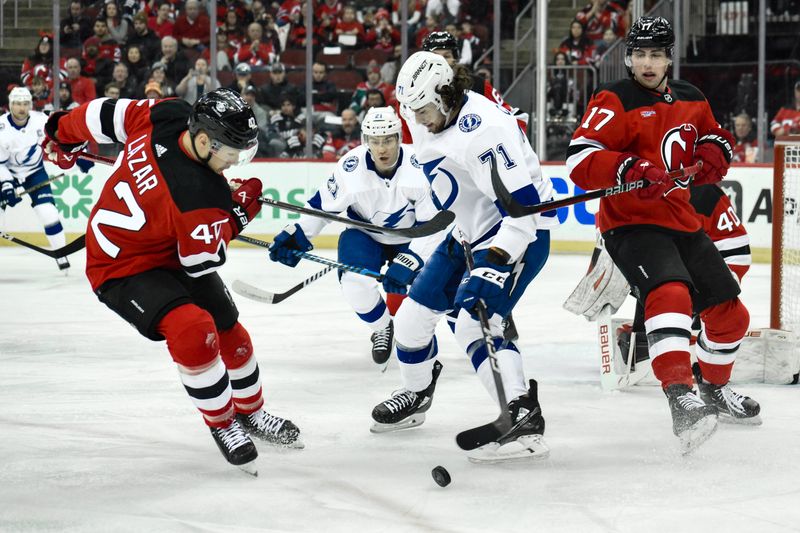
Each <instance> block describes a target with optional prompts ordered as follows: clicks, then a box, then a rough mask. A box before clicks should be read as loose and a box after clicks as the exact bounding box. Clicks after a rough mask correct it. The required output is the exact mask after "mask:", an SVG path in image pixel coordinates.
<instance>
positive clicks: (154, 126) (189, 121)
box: [44, 89, 302, 471]
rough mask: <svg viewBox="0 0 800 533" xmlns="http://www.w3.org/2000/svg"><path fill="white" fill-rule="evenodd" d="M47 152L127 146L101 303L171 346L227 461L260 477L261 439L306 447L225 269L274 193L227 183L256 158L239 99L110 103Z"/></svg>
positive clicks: (93, 238)
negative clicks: (275, 393)
mask: <svg viewBox="0 0 800 533" xmlns="http://www.w3.org/2000/svg"><path fill="white" fill-rule="evenodd" d="M45 131H46V135H47V136H46V139H45V141H44V145H45V147H44V148H45V152H46V153H47V154H48V157H49V158H50V160H51V161H53V162H55V163H56V164H58V165H59V166H61V168H69V167H70V166H71V165H72V163H74V161H75V159H76V157H75V155H76V153H77V152H79V151H80V150H82V149H83V147H84V146H85V145H86V141H87V140H88V141H94V142H97V143H112V142H120V143H123V144H124V145H125V148H124V151H123V152H122V153H121V154H120V156H119V157H118V158H117V161H116V163H115V165H114V169H113V172H112V174H111V177H110V178H109V179H108V181H107V182H106V184H105V186H104V187H103V191H102V193H101V194H100V197H99V199H98V201H97V204H96V205H95V206H94V209H93V210H92V213H91V215H90V217H89V223H88V228H87V231H86V275H87V277H88V278H89V283H90V284H91V286H92V290H93V291H94V292H95V294H96V295H97V297H98V298H99V299H100V301H101V302H103V303H104V304H106V305H107V306H108V307H109V308H110V309H111V310H112V311H114V312H115V313H117V314H118V315H120V316H121V317H122V318H124V319H125V320H126V321H128V322H129V323H130V324H131V325H133V326H134V327H135V328H136V329H137V330H138V331H139V333H141V334H142V335H143V336H145V337H147V338H148V339H151V340H154V341H161V340H166V341H167V349H168V350H169V352H170V355H171V356H172V359H173V360H174V361H175V363H176V364H177V366H178V372H179V375H180V379H181V382H182V383H183V385H184V387H185V388H186V391H187V392H188V393H189V396H190V398H191V399H192V402H193V403H194V404H195V406H196V407H197V408H198V409H199V410H200V413H201V414H202V416H203V419H204V421H205V423H206V424H207V425H208V426H209V428H210V429H211V434H212V435H213V437H214V440H215V441H216V443H217V445H218V446H219V448H220V450H221V451H222V453H223V455H224V456H225V458H226V459H227V460H228V461H229V462H230V463H231V464H234V465H237V466H241V467H242V468H244V469H245V470H248V471H252V467H253V465H252V461H254V460H255V459H256V457H257V455H258V452H257V450H256V447H255V445H254V444H253V442H252V440H251V439H250V435H252V436H256V437H259V438H260V439H262V440H265V441H267V442H269V443H272V444H276V445H282V446H292V447H301V445H302V443H301V442H300V441H299V429H298V428H297V427H296V426H295V425H294V424H293V423H292V422H291V421H289V420H284V419H283V418H280V417H277V416H274V415H271V414H269V413H267V412H266V411H265V410H264V408H263V404H264V400H263V398H262V390H261V382H260V379H259V369H258V363H257V361H256V359H255V357H254V356H253V346H252V343H251V341H250V336H249V335H248V333H247V330H246V329H245V328H244V327H243V326H242V325H241V324H240V323H239V321H238V316H239V312H238V310H237V309H236V306H235V305H234V303H233V300H232V299H231V296H230V293H229V292H228V290H227V288H226V287H225V285H224V284H223V282H222V280H221V279H220V277H219V275H218V274H217V273H216V270H217V269H218V268H219V267H221V266H222V264H223V263H224V262H225V259H226V250H227V245H228V242H229V241H230V240H231V239H233V238H235V237H236V236H237V235H238V234H239V233H240V232H241V231H242V230H243V229H244V227H245V226H246V225H247V223H248V222H249V221H250V220H252V219H253V217H255V216H256V215H257V214H258V212H259V210H260V203H259V202H258V197H259V195H260V194H261V190H262V184H261V181H260V180H259V179H257V178H251V179H249V180H246V181H244V182H243V183H242V182H239V183H238V184H239V185H240V186H239V187H238V188H237V189H236V190H235V192H233V193H231V187H230V186H229V184H228V182H227V181H226V180H225V178H224V176H223V175H222V172H223V171H224V170H226V169H227V168H229V167H231V166H233V165H237V164H241V163H246V162H248V161H249V160H250V159H252V157H253V154H254V153H255V151H256V148H257V145H258V142H257V140H256V139H257V136H258V126H257V125H256V120H255V116H254V115H253V112H252V110H251V109H250V108H249V107H248V106H247V104H246V103H245V102H244V100H242V98H241V97H240V96H239V95H238V94H236V93H234V92H233V91H230V90H228V89H217V90H216V91H212V92H210V93H206V94H205V95H203V96H202V97H201V98H200V99H198V100H197V102H196V103H195V104H194V106H191V105H189V104H187V103H186V102H185V101H183V100H180V99H167V100H128V99H124V98H121V99H118V100H111V99H107V98H101V99H97V100H93V101H91V102H88V103H86V104H84V105H82V106H80V107H78V108H76V109H74V110H72V111H70V112H56V113H54V114H53V115H51V117H50V119H49V120H48V122H47V125H46V127H45Z"/></svg>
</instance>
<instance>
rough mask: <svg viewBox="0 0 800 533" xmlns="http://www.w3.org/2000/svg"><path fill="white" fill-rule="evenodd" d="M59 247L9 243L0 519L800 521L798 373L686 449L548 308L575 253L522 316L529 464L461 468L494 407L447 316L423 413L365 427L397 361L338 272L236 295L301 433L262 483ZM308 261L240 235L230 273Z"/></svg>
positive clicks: (532, 526)
mask: <svg viewBox="0 0 800 533" xmlns="http://www.w3.org/2000/svg"><path fill="white" fill-rule="evenodd" d="M326 255H328V256H332V255H331V253H330V252H328V253H327V254H326ZM71 259H72V261H73V269H72V272H71V273H70V276H69V277H67V278H64V277H63V276H61V275H60V273H59V272H58V271H57V269H56V265H55V262H53V261H52V260H50V259H47V258H44V257H42V256H40V255H37V254H35V253H32V252H30V251H28V250H24V249H17V248H0V261H2V269H1V270H0V405H1V406H2V407H3V410H2V411H0V531H3V532H6V531H103V532H106V531H109V532H110V531H137V532H138V531H147V532H150V531H192V532H194V531H203V532H206V531H221V532H229V531H230V532H240V531H241V532H247V531H291V532H295V531H320V532H323V531H324V532H328V531H347V532H353V531H357V532H360V533H367V532H378V531H381V532H383V531H385V532H394V531H442V532H444V531H447V532H470V531H474V532H481V533H487V532H495V531H501V530H502V531H515V532H516V531H519V532H523V531H525V532H528V531H530V532H548V531H558V532H564V531H568V532H571V531H575V532H582V533H583V532H586V533H588V532H600V531H613V532H621V533H622V532H637V533H638V532H650V531H708V530H709V529H712V528H713V530H715V531H725V532H740V531H741V532H773V531H775V532H783V531H800V505H798V502H799V501H800V482H799V481H798V480H799V479H800V475H798V474H800V424H798V421H800V415H798V408H797V405H798V401H797V400H798V388H797V387H792V386H768V385H748V386H739V387H737V389H738V390H739V391H740V392H744V393H747V394H750V395H752V396H753V397H754V398H756V399H757V400H758V401H759V402H761V405H762V413H763V415H762V416H763V419H764V425H763V426H761V427H758V428H752V427H732V426H722V427H721V428H720V430H719V431H718V432H717V434H716V435H715V436H714V437H713V438H712V439H711V440H710V441H709V442H708V443H706V444H705V445H704V446H703V447H702V448H700V449H699V450H698V451H697V452H696V453H695V454H694V455H692V456H690V457H687V458H684V457H681V456H680V454H679V452H678V440H677V438H675V437H674V436H673V435H672V431H671V422H670V417H669V411H668V407H667V402H666V400H665V398H664V396H663V394H662V393H661V392H660V391H659V390H658V389H657V388H654V387H637V388H634V389H633V390H630V391H622V392H615V393H603V392H602V391H601V390H600V387H599V379H598V368H597V366H598V365H597V359H598V356H597V353H596V347H595V345H594V343H593V338H594V325H593V324H589V323H588V322H586V321H585V320H584V319H583V318H579V317H575V316H572V315H570V314H568V313H567V312H566V311H563V310H562V309H561V303H562V302H563V300H564V298H565V297H566V296H567V295H568V294H569V293H570V291H572V289H573V288H574V286H575V284H576V282H577V280H578V279H579V278H580V276H581V275H582V274H583V272H584V271H585V269H586V266H587V264H588V257H586V256H563V255H562V256H553V257H552V258H551V260H550V261H549V263H548V264H547V265H546V267H545V269H544V271H543V273H542V274H541V275H540V276H539V278H537V279H536V280H534V283H533V284H532V286H531V287H530V288H529V290H528V293H527V294H526V296H525V298H524V299H523V301H522V302H521V304H520V306H519V307H518V309H517V310H515V318H516V323H517V327H518V329H519V330H520V334H521V340H520V342H519V345H520V347H521V349H522V351H523V354H524V358H525V367H526V370H527V372H528V374H529V375H530V376H532V377H536V378H537V379H538V380H539V383H540V385H539V391H540V399H541V402H542V406H543V410H544V414H545V417H546V419H547V433H546V440H547V442H548V444H549V445H550V447H551V449H552V452H551V456H550V458H549V459H547V460H545V461H544V462H540V463H531V464H514V465H493V466H485V465H473V464H471V463H469V462H468V461H467V459H466V457H465V456H464V455H463V452H461V451H460V450H458V448H457V447H456V445H455V442H454V437H455V435H456V433H458V432H459V431H461V430H463V429H465V428H468V427H471V426H473V425H477V424H481V423H484V422H487V421H489V420H492V419H494V418H495V417H496V414H497V413H496V408H495V406H494V405H493V403H492V401H491V400H490V399H489V397H488V395H487V394H486V392H485V391H484V390H483V388H482V387H481V385H480V383H479V382H478V379H477V378H476V377H475V375H474V374H473V371H472V370H471V366H470V364H469V362H468V360H467V359H466V357H465V356H463V355H461V354H460V353H459V350H458V348H457V346H456V344H455V342H454V340H453V339H452V337H451V335H450V333H449V330H448V329H447V328H446V327H444V324H441V326H442V327H440V329H439V338H440V347H441V360H442V361H443V363H444V370H443V373H442V376H441V378H440V380H439V384H438V388H437V391H436V397H435V399H434V405H433V407H432V408H431V410H430V411H429V413H428V419H427V421H426V422H425V424H424V425H422V426H421V427H419V428H416V429H412V430H409V431H407V432H402V433H390V434H382V435H374V434H371V433H370V432H369V425H370V411H371V410H372V407H373V406H374V405H375V404H376V403H378V402H379V401H381V400H383V399H385V398H386V397H387V396H388V395H389V394H390V393H391V392H392V390H394V389H395V388H398V387H399V385H400V383H399V377H398V370H397V366H396V363H393V364H392V365H391V366H390V367H389V370H388V371H387V372H386V374H381V373H380V372H379V371H378V370H377V367H376V365H374V363H373V362H372V358H371V356H370V342H369V331H368V329H367V328H366V327H365V326H363V325H361V324H360V323H359V321H358V320H357V318H356V317H355V316H354V315H353V313H352V312H351V311H350V310H349V309H348V307H347V306H346V304H345V302H344V301H343V299H342V298H341V295H340V293H339V289H338V285H337V283H336V277H335V275H332V274H331V275H328V276H326V277H325V278H323V279H321V280H319V281H317V282H315V283H314V284H313V285H311V286H309V287H307V288H305V289H304V290H302V291H300V292H299V293H298V294H296V295H294V296H292V297H291V298H290V299H288V300H286V301H285V302H283V303H281V304H278V305H266V304H261V303H257V302H252V301H248V300H246V299H244V298H241V297H237V303H238V305H239V309H240V311H241V322H242V323H243V324H244V325H245V326H246V327H247V328H248V330H249V331H250V334H251V336H252V338H253V342H254V345H255V348H256V354H257V356H258V358H259V361H260V364H261V376H262V380H263V383H264V390H265V393H266V397H267V402H268V406H269V409H270V410H271V411H272V412H274V413H276V414H279V415H283V416H288V417H290V418H291V419H292V420H293V421H295V422H296V423H297V424H298V425H299V426H300V428H301V429H302V431H303V434H304V439H305V443H306V449H305V450H302V451H297V450H286V451H280V450H275V449H272V448H269V447H268V446H266V445H261V444H259V449H260V452H261V456H260V458H259V477H258V478H255V479H254V478H251V477H249V476H247V475H245V474H243V473H242V472H240V471H239V470H237V469H236V468H235V467H232V466H229V465H228V464H227V463H226V462H225V461H224V460H223V458H222V456H221V454H220V453H219V451H218V450H217V449H216V446H215V445H214V442H213V440H212V439H211V436H210V434H209V433H208V430H207V429H206V428H205V426H204V425H203V423H202V421H201V419H200V416H199V415H198V414H197V412H196V411H195V409H194V408H193V407H192V405H191V403H190V401H189V399H188V397H187V395H186V393H185V391H184V390H183V387H182V386H181V384H180V382H179V380H178V377H177V372H176V370H175V367H174V364H173V363H172V362H171V359H170V357H169V355H168V354H167V351H166V349H165V346H164V345H163V343H153V342H150V341H147V340H146V339H144V338H142V337H140V336H139V335H138V334H137V333H136V332H135V331H134V330H133V329H131V328H130V327H129V326H128V325H127V324H126V323H125V322H123V321H122V320H121V319H119V318H118V317H117V316H116V315H114V314H112V313H111V312H110V311H109V310H108V309H106V308H105V307H104V306H103V305H102V304H100V303H99V302H98V301H97V299H96V298H95V297H94V295H93V294H92V292H91V290H90V289H89V286H88V283H87V282H86V280H85V278H84V276H83V275H82V266H83V259H82V258H81V257H80V254H79V255H76V256H73V258H71ZM320 268H322V267H321V266H319V265H316V264H314V263H307V262H302V263H301V266H299V267H298V268H297V269H294V270H292V269H289V268H286V267H283V266H279V265H275V264H272V263H270V262H269V261H267V259H266V254H265V253H264V252H263V251H256V250H250V249H235V250H232V251H231V253H230V258H229V262H228V264H227V265H226V266H225V267H224V268H223V269H222V272H221V273H222V276H223V278H225V280H226V281H228V282H231V281H232V280H234V279H236V278H241V279H243V280H245V281H248V282H250V283H253V284H256V285H258V286H260V287H262V288H265V289H269V290H274V291H278V292H279V291H283V290H286V289H288V288H289V287H290V286H292V285H293V284H295V283H297V282H298V281H300V280H301V279H303V278H304V277H305V276H308V275H310V274H311V273H312V272H315V271H316V270H318V269H320ZM768 289H769V270H768V267H767V266H766V265H755V266H754V267H753V269H752V270H751V272H750V274H748V276H747V277H746V278H745V283H744V295H743V299H744V301H745V303H746V304H747V305H748V307H749V308H750V312H751V316H752V324H751V325H752V326H753V327H763V326H766V325H767V324H768V294H769V290H768ZM631 304H632V302H631V301H628V302H627V303H626V306H625V307H624V308H623V310H622V311H621V312H620V313H618V316H626V315H627V316H631V315H632V305H631ZM436 465H443V466H445V467H446V468H447V469H448V470H449V471H450V474H451V475H452V478H453V482H452V483H451V484H450V486H448V487H447V488H440V487H439V486H437V485H436V484H435V483H434V482H433V479H432V478H431V475H430V472H431V469H432V468H433V467H434V466H436Z"/></svg>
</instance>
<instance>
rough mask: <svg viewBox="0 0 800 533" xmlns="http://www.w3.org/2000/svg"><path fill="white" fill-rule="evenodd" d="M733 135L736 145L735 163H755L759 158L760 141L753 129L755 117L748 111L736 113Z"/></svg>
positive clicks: (733, 160)
mask: <svg viewBox="0 0 800 533" xmlns="http://www.w3.org/2000/svg"><path fill="white" fill-rule="evenodd" d="M733 135H734V137H735V138H736V146H734V147H733V159H731V162H733V163H755V162H756V159H757V158H758V141H757V140H756V133H755V131H753V119H752V118H750V115H748V114H747V113H741V114H739V115H736V118H734V119H733Z"/></svg>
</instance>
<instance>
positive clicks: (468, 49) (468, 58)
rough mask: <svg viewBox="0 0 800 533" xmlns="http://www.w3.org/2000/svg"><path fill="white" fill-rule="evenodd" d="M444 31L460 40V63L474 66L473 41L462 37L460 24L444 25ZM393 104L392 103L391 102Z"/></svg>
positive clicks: (470, 66)
mask: <svg viewBox="0 0 800 533" xmlns="http://www.w3.org/2000/svg"><path fill="white" fill-rule="evenodd" d="M444 31H446V32H447V33H449V34H450V35H452V36H453V37H455V39H456V41H457V42H458V49H459V54H458V63H459V64H460V65H465V66H467V67H469V68H470V69H471V68H472V60H473V57H474V56H473V55H472V43H471V42H470V41H468V40H466V39H464V38H463V37H461V30H459V29H458V26H456V25H455V24H448V25H447V26H445V27H444ZM390 105H391V104H390Z"/></svg>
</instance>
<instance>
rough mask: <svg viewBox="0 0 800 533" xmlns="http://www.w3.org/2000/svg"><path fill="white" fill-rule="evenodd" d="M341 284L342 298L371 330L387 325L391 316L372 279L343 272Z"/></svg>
mask: <svg viewBox="0 0 800 533" xmlns="http://www.w3.org/2000/svg"><path fill="white" fill-rule="evenodd" d="M341 286H342V294H343V295H344V299H345V300H346V301H347V303H348V304H350V307H352V308H353V311H355V312H356V314H357V315H358V318H360V319H361V320H363V321H364V322H365V323H366V324H367V325H368V326H369V327H370V329H372V331H380V330H382V329H384V328H386V326H388V325H389V320H391V316H390V315H389V310H388V309H387V308H386V303H385V302H384V301H383V297H382V296H381V292H380V290H379V289H378V283H377V282H376V281H375V280H374V279H372V278H368V277H366V276H362V275H360V274H354V273H352V272H345V273H344V274H342V280H341Z"/></svg>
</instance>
